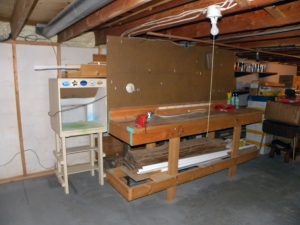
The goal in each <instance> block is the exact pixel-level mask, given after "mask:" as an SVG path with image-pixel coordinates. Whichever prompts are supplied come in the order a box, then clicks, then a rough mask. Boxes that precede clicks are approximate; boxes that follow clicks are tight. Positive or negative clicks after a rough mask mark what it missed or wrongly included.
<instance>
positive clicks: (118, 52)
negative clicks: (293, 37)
mask: <svg viewBox="0 0 300 225" xmlns="http://www.w3.org/2000/svg"><path fill="white" fill-rule="evenodd" d="M211 49H212V48H211V47H182V46H178V45H175V44H174V43H172V42H168V41H157V40H155V41H154V40H145V39H128V38H120V37H109V38H108V59H107V63H108V65H107V70H108V82H107V84H108V106H109V108H119V107H128V106H143V105H157V104H173V103H187V102H199V101H208V99H209V89H210V88H209V87H210V86H209V84H210V72H211V70H210V68H211V66H210V65H211V60H210V59H211ZM234 60H235V58H234V54H233V52H231V51H227V50H223V49H216V51H215V61H214V75H213V90H212V94H213V95H212V96H213V100H220V99H225V98H226V92H228V91H229V90H232V89H233V88H234V83H235V80H234V72H233V65H234ZM127 83H133V84H134V85H135V87H136V89H137V91H135V92H133V93H131V94H129V93H127V92H126V89H125V87H126V84H127Z"/></svg>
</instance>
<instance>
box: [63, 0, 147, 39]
mask: <svg viewBox="0 0 300 225" xmlns="http://www.w3.org/2000/svg"><path fill="white" fill-rule="evenodd" d="M149 2H151V0H116V1H114V2H112V3H111V4H109V5H107V6H105V7H103V8H102V9H99V10H97V11H96V12H94V13H92V14H91V15H89V16H88V17H86V18H85V19H83V20H81V21H79V22H77V23H75V24H74V25H72V26H70V27H69V28H67V29H65V30H64V31H62V32H61V33H59V35H58V41H59V42H64V41H67V40H70V39H72V38H74V37H76V36H78V35H80V34H82V33H84V32H86V31H88V30H90V29H93V28H95V27H97V26H99V25H101V24H103V23H105V22H108V21H109V20H111V19H113V18H116V17H118V16H120V15H122V14H124V13H126V12H128V11H130V10H133V9H135V8H137V7H140V6H142V5H144V4H146V3H149Z"/></svg>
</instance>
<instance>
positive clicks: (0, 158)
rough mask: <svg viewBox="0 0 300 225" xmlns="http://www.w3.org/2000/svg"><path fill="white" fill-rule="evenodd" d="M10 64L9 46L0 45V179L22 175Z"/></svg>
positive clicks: (11, 67) (10, 49) (11, 66)
mask: <svg viewBox="0 0 300 225" xmlns="http://www.w3.org/2000/svg"><path fill="white" fill-rule="evenodd" d="M12 62H13V60H12V47H11V45H10V44H0V71H1V75H0V179H1V178H8V177H13V176H17V175H21V174H22V166H21V158H20V155H19V154H18V153H19V149H20V145H19V136H18V123H17V110H16V101H15V91H14V90H15V89H14V76H13V64H12ZM16 154H18V155H16ZM14 155H16V157H15V158H14V159H13V160H12V161H11V163H9V164H8V165H6V166H3V164H5V163H6V162H8V161H9V160H11V159H12V157H13V156H14Z"/></svg>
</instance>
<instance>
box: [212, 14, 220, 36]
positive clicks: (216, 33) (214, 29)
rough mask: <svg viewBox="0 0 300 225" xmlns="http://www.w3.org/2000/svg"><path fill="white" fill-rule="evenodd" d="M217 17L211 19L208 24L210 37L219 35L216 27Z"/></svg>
mask: <svg viewBox="0 0 300 225" xmlns="http://www.w3.org/2000/svg"><path fill="white" fill-rule="evenodd" d="M217 22H218V17H211V18H210V23H211V29H210V33H211V35H212V36H216V35H218V34H219V28H218V27H217Z"/></svg>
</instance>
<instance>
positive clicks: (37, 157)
mask: <svg viewBox="0 0 300 225" xmlns="http://www.w3.org/2000/svg"><path fill="white" fill-rule="evenodd" d="M24 152H32V153H33V154H34V155H35V157H36V159H37V160H38V164H39V165H40V167H42V168H44V169H46V170H50V169H54V167H46V166H44V165H43V164H42V163H41V160H40V157H39V156H38V154H37V152H36V151H34V150H33V149H26V150H24ZM19 154H21V153H20V152H17V153H16V154H14V155H13V157H12V158H11V159H10V160H8V161H7V162H6V163H3V164H0V167H4V166H7V165H9V164H10V163H11V162H12V161H13V160H14V159H15V158H16V157H17V156H18V155H19Z"/></svg>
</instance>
